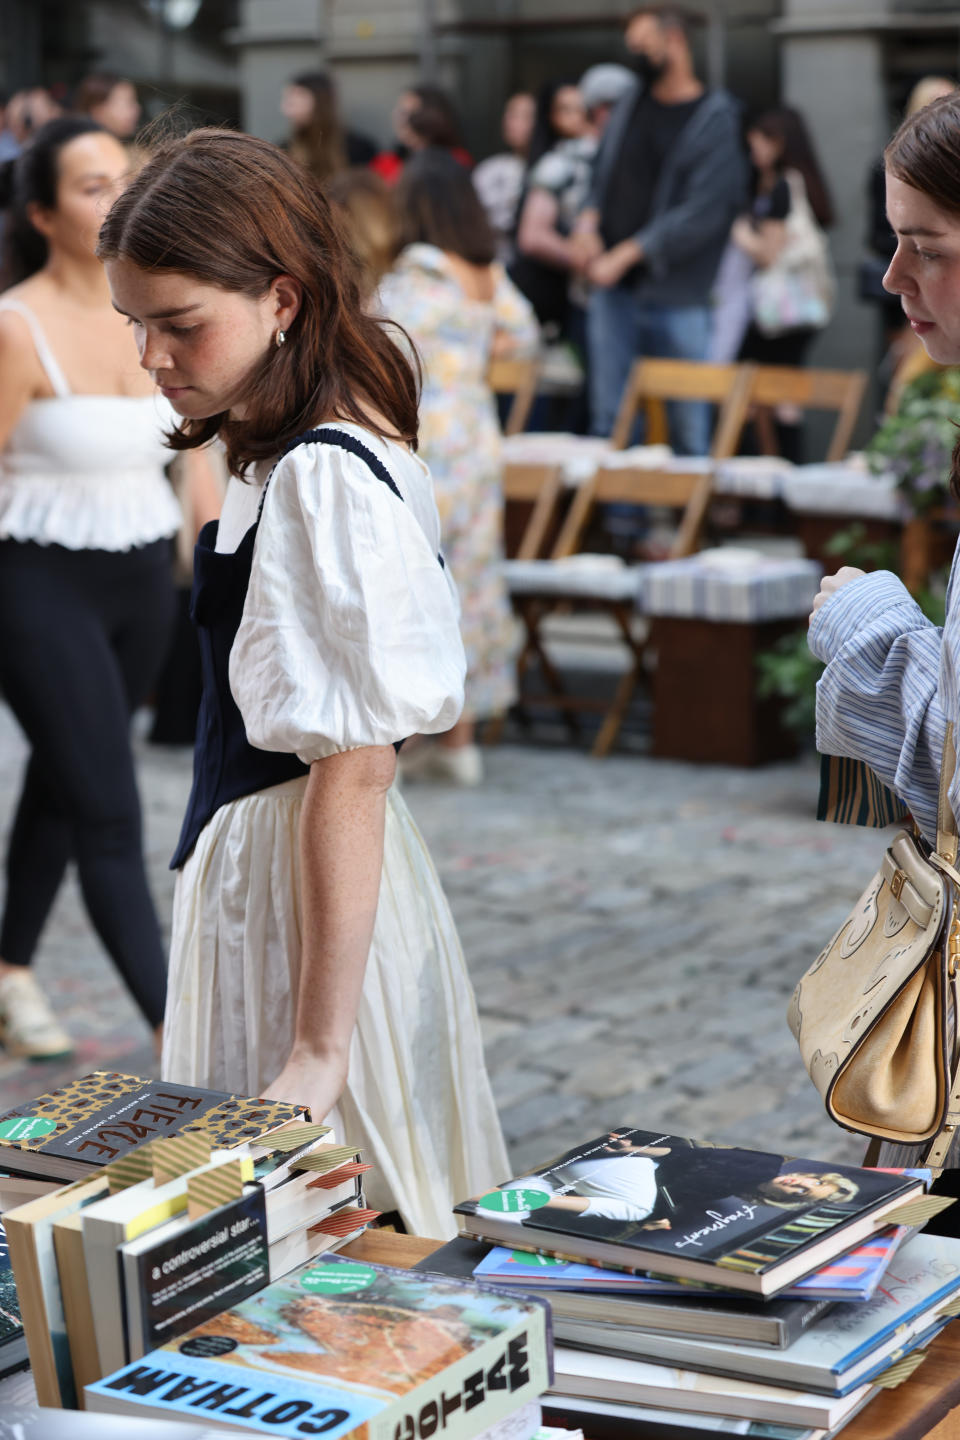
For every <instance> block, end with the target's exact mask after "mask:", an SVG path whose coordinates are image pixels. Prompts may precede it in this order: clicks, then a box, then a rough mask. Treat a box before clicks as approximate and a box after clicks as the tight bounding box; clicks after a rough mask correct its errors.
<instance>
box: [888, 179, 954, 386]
mask: <svg viewBox="0 0 960 1440" xmlns="http://www.w3.org/2000/svg"><path fill="white" fill-rule="evenodd" d="M887 216H888V218H889V220H890V224H891V226H892V228H893V230H894V233H895V234H896V237H897V251H896V254H895V255H894V257H893V259H892V260H891V261H890V267H889V269H888V270H887V273H886V275H884V277H883V284H884V288H885V289H886V290H889V291H890V292H891V294H894V295H899V296H900V301H901V304H902V305H903V310H904V314H905V315H906V316H907V319H908V320H909V322H910V327H911V329H912V330H913V331H914V333H915V334H917V335H919V337H920V339H921V341H922V342H923V346H924V349H925V350H926V352H927V354H928V355H929V356H930V358H931V360H936V361H938V362H939V363H940V364H941V365H957V364H960V214H954V213H953V212H951V211H947V210H943V209H941V208H940V206H939V205H937V204H936V203H935V201H933V200H931V199H930V197H929V195H925V194H924V193H923V191H921V190H915V189H914V188H913V186H912V185H908V184H907V183H906V182H905V181H904V180H899V179H897V177H896V176H895V175H890V174H888V175H887Z"/></svg>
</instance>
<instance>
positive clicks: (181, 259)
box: [100, 130, 507, 1236]
mask: <svg viewBox="0 0 960 1440" xmlns="http://www.w3.org/2000/svg"><path fill="white" fill-rule="evenodd" d="M100 254H101V255H102V257H103V259H104V261H105V264H106V270H107V275H108V278H109V282H110V286H111V290H112V292H113V297H114V303H115V305H116V307H117V309H118V310H120V311H121V312H122V313H123V314H125V315H126V316H128V317H129V320H130V323H131V324H132V326H133V327H134V333H135V335H136V338H137V342H138V345H139V348H140V363H141V364H142V365H143V367H144V369H146V370H148V371H149V372H150V373H151V374H152V375H153V376H154V378H155V380H156V381H157V383H158V384H159V386H160V389H161V391H162V392H163V394H164V395H165V396H166V397H167V398H168V399H169V400H170V402H171V404H172V405H173V407H174V409H175V410H176V411H177V412H178V413H179V415H180V416H181V417H182V419H181V423H180V425H179V427H178V428H177V429H176V430H175V431H174V433H173V435H172V436H171V439H170V443H171V444H172V445H173V447H174V448H175V449H189V448H191V447H194V446H197V445H202V444H204V443H205V442H207V441H208V440H210V439H211V438H212V437H213V436H214V435H219V437H220V439H221V440H222V442H223V443H224V446H225V449H226V454H227V460H228V464H229V466H230V469H231V472H232V475H233V478H232V480H231V482H230V487H229V490H228V493H227V497H226V500H225V503H224V508H223V514H222V518H221V520H220V523H219V527H218V526H217V525H215V524H214V525H210V526H207V527H206V528H205V530H204V531H203V533H202V534H201V536H200V542H199V545H198V547H197V555H196V579H195V585H194V614H195V618H196V621H197V625H198V628H199V633H200V641H201V648H202V651H203V657H204V698H203V707H202V711H201V720H200V728H199V738H198V742H197V749H196V756H195V765H194V786H193V792H192V794H191V798H190V803H189V807H188V812H187V816H186V819H185V821H184V826H183V832H182V835H181V840H180V845H179V847H178V850H177V854H176V856H175V857H174V864H175V865H176V866H177V867H179V869H180V875H179V878H178V883H177V890H176V898H175V902H174V920H173V938H172V958H171V966H170V980H169V988H170V996H169V1002H168V1007H167V1017H166V1035H165V1045H164V1059H163V1069H164V1075H165V1077H168V1078H170V1079H177V1080H180V1081H184V1082H187V1083H196V1084H203V1085H210V1086H215V1087H218V1088H220V1089H226V1090H232V1089H237V1090H240V1091H241V1092H243V1093H247V1094H256V1093H263V1094H266V1095H268V1096H270V1097H272V1098H277V1099H281V1098H282V1099H287V1098H290V1097H293V1098H295V1099H297V1100H299V1101H302V1102H306V1103H308V1104H309V1105H310V1107H311V1109H312V1111H313V1114H314V1117H315V1118H316V1119H318V1120H319V1119H321V1118H322V1117H324V1116H325V1115H327V1114H328V1113H330V1112H331V1111H332V1110H333V1108H334V1107H335V1106H336V1105H337V1102H338V1101H339V1102H340V1110H341V1114H342V1121H343V1130H344V1134H345V1135H348V1136H349V1137H350V1140H351V1142H352V1143H355V1144H357V1145H359V1146H363V1147H364V1149H365V1156H366V1158H367V1159H368V1160H371V1161H373V1163H374V1166H375V1169H374V1171H373V1172H372V1173H373V1175H374V1176H375V1177H378V1178H377V1179H375V1180H374V1183H373V1184H372V1185H371V1187H370V1190H371V1198H372V1200H373V1203H375V1204H381V1205H384V1206H389V1207H393V1206H395V1207H396V1208H398V1209H399V1210H400V1212H401V1215H402V1216H403V1219H404V1221H405V1222H406V1224H407V1226H408V1227H410V1228H412V1229H415V1230H417V1231H420V1232H422V1233H424V1234H428V1235H436V1236H445V1235H449V1234H451V1233H452V1232H453V1228H454V1227H453V1223H452V1220H451V1215H450V1210H451V1206H452V1204H453V1203H454V1201H456V1200H457V1199H458V1198H459V1197H461V1196H462V1195H464V1194H471V1193H475V1192H476V1191H477V1190H478V1189H483V1188H484V1187H489V1185H491V1184H493V1183H494V1182H496V1181H498V1180H501V1179H503V1176H504V1174H506V1172H507V1165H506V1155H505V1152H504V1147H503V1141H502V1138H501V1134H500V1128H499V1124H498V1121H497V1116H496V1110H495V1108H494V1104H493V1099H492V1096H491V1093H490V1088H489V1084H488V1081H487V1077H486V1071H485V1069H484V1062H483V1050H482V1046H481V1042H480V1033H479V1025H478V1020H477V1013H476V1007H475V1004H474V999H473V993H472V990H471V987H470V982H469V978H468V976H467V972H466V968H465V966H464V962H463V956H462V954H461V951H460V946H459V943H458V940H457V936H456V932H455V930H454V927H453V923H452V919H451V917H450V913H449V910H448V908H447V905H446V902H445V900H444V897H443V894H442V892H441V890H440V886H439V882H438V880H437V877H436V874H435V872H434V869H433V866H432V864H431V862H430V859H429V856H428V855H427V852H426V850H425V848H424V845H423V841H422V840H421V838H420V836H419V834H418V832H417V830H416V828H415V826H414V824H413V822H412V820H411V819H410V816H409V814H408V813H407V810H406V808H405V806H404V804H403V801H402V800H401V799H400V797H399V795H398V794H397V793H396V791H395V790H394V789H393V788H392V786H393V779H394V772H395V765H396V753H395V746H396V745H397V743H398V742H400V741H402V740H403V739H404V738H405V737H406V736H408V735H412V734H415V733H424V732H425V733H435V732H438V731H443V730H446V729H448V728H449V727H450V725H452V724H453V723H454V721H455V720H456V718H457V715H458V714H459V711H460V706H461V704H462V701H463V676H464V655H463V647H462V644H461V641H460V636H459V630H458V624H457V603H456V597H455V592H454V589H453V586H452V582H451V580H450V576H449V574H448V573H447V571H446V570H445V568H444V564H443V561H442V559H441V558H440V556H439V555H438V541H439V524H438V520H437V512H436V507H435V505H434V501H433V493H432V487H431V482H430V476H429V473H428V471H427V470H426V467H425V466H424V465H423V464H422V463H421V462H420V461H419V460H418V459H417V457H416V454H415V448H416V440H417V380H416V377H415V375H414V373H413V371H412V370H411V367H410V364H409V363H408V361H407V360H406V359H405V357H404V354H403V352H402V351H401V349H400V347H399V346H398V345H396V344H395V343H394V340H393V338H392V337H391V334H390V327H389V324H388V323H387V322H383V321H381V320H378V319H376V318H374V317H371V316H369V315H367V314H366V313H365V312H364V310H363V307H362V303H361V297H360V289H359V284H358V280H359V276H358V273H357V271H356V266H355V262H354V261H353V260H352V258H351V257H350V254H349V252H348V250H347V248H346V247H345V245H344V242H343V240H342V238H341V235H340V232H339V229H338V227H337V224H336V222H335V221H334V220H333V218H332V216H331V212H330V209H329V207H328V205H327V203H326V201H325V200H324V198H323V196H322V194H321V193H320V191H319V189H318V188H317V187H316V185H315V183H314V182H313V180H312V179H311V178H310V176H309V175H308V174H307V173H306V172H305V171H303V170H301V169H300V167H299V166H297V165H296V163H295V162H293V161H292V160H290V159H289V158H288V157H287V156H285V155H284V154H283V153H282V151H280V150H278V149H276V148H275V147H274V146H272V145H268V144H266V143H265V142H263V141H260V140H256V139H253V138H251V137H249V136H244V135H234V134H231V133H228V132H226V131H215V130H207V131H197V132H194V133H193V134H192V135H189V136H187V137H185V138H184V139H182V140H178V141H175V142H172V143H171V144H169V145H167V146H165V147H164V148H163V149H161V150H160V151H159V152H158V153H157V154H156V155H155V156H154V157H153V159H152V160H151V161H150V162H149V163H148V164H147V165H146V166H145V167H144V169H143V170H142V171H141V172H140V174H139V175H138V177H137V179H136V180H135V181H134V182H133V183H132V184H131V185H130V187H129V188H128V189H127V191H126V192H125V193H124V195H123V196H122V197H121V198H120V200H118V202H117V203H116V205H115V206H114V207H113V209H112V210H111V212H110V214H109V216H108V218H107V221H106V223H105V225H104V227H103V231H102V233H101V240H100ZM378 1181H379V1184H378Z"/></svg>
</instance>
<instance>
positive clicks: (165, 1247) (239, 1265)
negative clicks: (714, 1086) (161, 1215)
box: [137, 1185, 270, 1354]
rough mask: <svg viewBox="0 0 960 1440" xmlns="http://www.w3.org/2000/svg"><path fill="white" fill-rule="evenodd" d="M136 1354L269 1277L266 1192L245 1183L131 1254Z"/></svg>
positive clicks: (237, 1298)
mask: <svg viewBox="0 0 960 1440" xmlns="http://www.w3.org/2000/svg"><path fill="white" fill-rule="evenodd" d="M137 1278H138V1287H139V1291H140V1319H141V1326H140V1329H141V1335H140V1343H141V1354H143V1353H145V1352H146V1351H148V1350H154V1349H157V1348H158V1347H159V1346H161V1345H166V1343H167V1342H168V1341H169V1340H174V1339H176V1337H177V1336H178V1335H182V1334H183V1333H184V1331H186V1330H190V1329H192V1328H193V1327H194V1326H195V1325H203V1324H205V1323H206V1321H207V1320H212V1319H213V1317H214V1315H219V1314H220V1312H221V1311H222V1310H228V1309H229V1308H230V1306H231V1305H239V1303H240V1301H241V1300H245V1299H246V1298H247V1297H248V1296H249V1295H255V1294H256V1293H257V1291H258V1290H262V1289H263V1287H264V1286H265V1285H269V1283H270V1252H269V1249H268V1247H267V1209H266V1195H265V1193H264V1190H263V1187H262V1186H260V1185H251V1186H248V1187H247V1189H246V1191H245V1192H244V1194H243V1195H241V1196H240V1197H239V1198H238V1199H237V1200H232V1201H231V1202H230V1203H229V1204H228V1205H221V1206H220V1207H219V1208H218V1209H216V1210H211V1211H210V1212H209V1214H207V1215H202V1216H201V1217H200V1218H199V1219H198V1220H194V1221H193V1223H192V1224H190V1225H188V1226H186V1227H185V1228H184V1229H182V1230H181V1231H180V1233H179V1234H177V1235H173V1236H170V1237H169V1238H168V1239H166V1240H163V1239H161V1240H158V1241H157V1243H156V1244H154V1245H152V1246H151V1247H150V1248H149V1249H146V1250H144V1251H143V1252H142V1253H141V1254H139V1255H138V1256H137Z"/></svg>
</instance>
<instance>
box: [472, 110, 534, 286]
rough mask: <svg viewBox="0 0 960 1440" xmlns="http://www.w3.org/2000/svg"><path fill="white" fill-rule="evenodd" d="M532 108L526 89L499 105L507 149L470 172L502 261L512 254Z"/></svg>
mask: <svg viewBox="0 0 960 1440" xmlns="http://www.w3.org/2000/svg"><path fill="white" fill-rule="evenodd" d="M536 110H537V102H536V100H534V98H533V96H532V95H530V94H528V92H527V91H525V90H523V91H520V92H519V93H518V94H516V95H511V96H510V99H509V100H508V101H507V103H506V105H505V106H504V108H503V120H502V121H501V127H500V133H501V134H502V136H503V140H504V144H505V145H506V147H507V148H506V150H504V151H502V152H501V153H500V154H499V155H491V156H489V157H488V158H487V159H486V160H481V161H480V164H479V165H478V166H477V167H476V169H475V170H474V172H473V183H474V186H475V188H476V191H477V194H478V195H479V197H480V203H481V205H482V206H483V208H484V210H485V211H486V215H487V219H488V220H489V222H490V227H491V229H492V230H493V233H494V235H495V236H496V239H497V258H498V259H499V260H500V261H502V263H503V264H507V263H508V262H509V261H510V259H511V258H512V256H513V240H514V233H515V230H516V224H517V209H518V207H519V204H520V195H521V192H522V190H523V172H524V170H525V169H526V164H527V154H528V152H529V149H530V140H531V138H532V136H533V124H534V119H535V118H536Z"/></svg>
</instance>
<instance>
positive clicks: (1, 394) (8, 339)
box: [0, 310, 45, 450]
mask: <svg viewBox="0 0 960 1440" xmlns="http://www.w3.org/2000/svg"><path fill="white" fill-rule="evenodd" d="M44 379H45V377H44V374H43V370H42V368H41V365H40V362H39V360H38V359H37V353H36V351H35V350H34V348H33V340H32V339H31V337H30V332H29V330H28V329H27V323H26V321H25V320H24V319H23V318H22V316H20V315H17V314H15V313H13V312H11V311H9V310H7V311H0V450H2V449H3V448H4V446H5V445H6V443H7V441H8V440H9V439H10V436H11V434H12V432H13V431H14V429H15V428H16V426H17V422H18V421H19V419H20V417H21V415H22V414H23V412H24V410H25V409H26V407H27V406H28V405H29V403H30V401H31V400H34V399H36V398H37V397H38V396H39V395H41V394H43V393H45V392H44V389H43V382H44Z"/></svg>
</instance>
